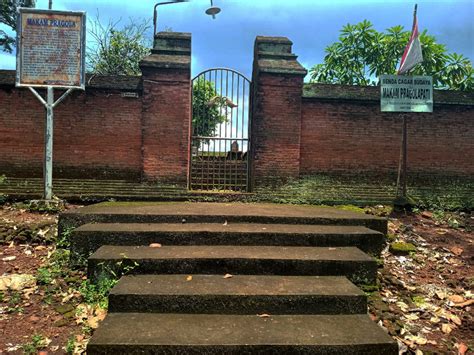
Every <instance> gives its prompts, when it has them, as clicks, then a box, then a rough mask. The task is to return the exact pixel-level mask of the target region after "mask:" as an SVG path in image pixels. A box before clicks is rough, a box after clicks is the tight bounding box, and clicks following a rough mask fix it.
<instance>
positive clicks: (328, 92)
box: [303, 83, 474, 106]
mask: <svg viewBox="0 0 474 355" xmlns="http://www.w3.org/2000/svg"><path fill="white" fill-rule="evenodd" d="M303 99H309V100H311V99H317V100H321V99H324V100H350V101H375V102H379V101H380V88H379V86H357V85H338V84H320V83H310V84H305V85H304V86H303ZM433 99H434V104H435V105H436V104H444V105H467V106H474V92H466V91H453V90H434V91H433Z"/></svg>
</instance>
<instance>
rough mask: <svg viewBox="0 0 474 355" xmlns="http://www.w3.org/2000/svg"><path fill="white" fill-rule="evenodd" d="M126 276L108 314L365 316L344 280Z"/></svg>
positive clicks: (360, 298) (359, 295)
mask: <svg viewBox="0 0 474 355" xmlns="http://www.w3.org/2000/svg"><path fill="white" fill-rule="evenodd" d="M187 277H188V276H187V275H136V276H124V277H122V279H121V280H120V281H119V283H118V284H117V285H116V286H115V287H114V288H113V289H112V290H111V292H110V295H109V312H145V313H190V314H191V313H193V314H258V313H268V314H366V313H367V300H366V296H365V294H364V293H363V292H362V291H360V290H359V289H358V288H357V287H356V286H354V285H353V284H352V283H351V282H349V281H348V280H347V279H346V278H345V277H332V276H322V277H319V276H268V275H267V276H253V275H234V276H233V277H231V278H224V277H223V275H193V276H192V280H191V281H188V280H187Z"/></svg>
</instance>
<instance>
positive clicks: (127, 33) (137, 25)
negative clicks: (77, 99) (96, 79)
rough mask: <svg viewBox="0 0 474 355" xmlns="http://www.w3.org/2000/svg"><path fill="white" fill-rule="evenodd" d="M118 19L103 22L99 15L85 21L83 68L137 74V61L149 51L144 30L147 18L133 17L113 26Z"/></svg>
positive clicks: (100, 71)
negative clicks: (134, 19) (85, 38)
mask: <svg viewBox="0 0 474 355" xmlns="http://www.w3.org/2000/svg"><path fill="white" fill-rule="evenodd" d="M120 21H121V20H118V21H116V22H111V21H109V22H108V23H107V24H106V25H105V26H104V25H102V23H101V22H100V20H99V16H97V17H96V18H95V20H93V21H91V22H90V23H89V30H88V34H89V38H90V39H91V40H90V41H89V46H88V48H87V68H88V71H89V72H92V73H95V74H101V75H140V74H141V72H140V67H139V63H140V61H141V60H142V59H143V58H144V57H146V56H147V55H149V54H150V47H151V43H149V41H147V39H146V37H145V32H146V31H147V30H149V29H150V25H149V22H148V21H133V20H130V23H129V24H127V25H126V26H124V27H123V28H122V29H120V30H119V29H117V28H118V26H119V23H120Z"/></svg>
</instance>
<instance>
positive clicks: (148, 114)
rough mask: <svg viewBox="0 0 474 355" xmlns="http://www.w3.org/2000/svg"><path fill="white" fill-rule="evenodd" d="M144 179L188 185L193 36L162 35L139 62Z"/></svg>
mask: <svg viewBox="0 0 474 355" xmlns="http://www.w3.org/2000/svg"><path fill="white" fill-rule="evenodd" d="M140 69H141V71H142V80H143V112H142V137H143V139H142V162H143V167H142V168H143V178H144V179H145V180H151V181H161V182H169V183H176V184H182V185H185V184H186V182H187V174H188V149H189V131H190V122H191V34H189V33H177V32H159V33H157V34H156V35H155V39H154V44H153V49H152V53H151V55H149V56H148V57H146V58H145V59H144V60H143V61H141V62H140Z"/></svg>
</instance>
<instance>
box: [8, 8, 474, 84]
mask: <svg viewBox="0 0 474 355" xmlns="http://www.w3.org/2000/svg"><path fill="white" fill-rule="evenodd" d="M417 3H418V23H419V29H420V31H423V30H425V29H426V30H428V33H429V34H431V35H434V36H435V37H436V39H437V41H438V43H442V44H445V45H446V47H447V49H448V51H450V52H457V53H461V54H464V55H465V56H466V57H468V58H469V59H470V60H471V62H473V61H474V21H473V20H472V18H473V16H474V1H473V0H418V1H417ZM154 4H155V0H134V1H130V0H102V1H93V0H53V9H56V10H71V11H73V10H74V11H77V10H81V11H86V12H87V16H88V18H89V19H92V18H94V17H96V15H97V14H98V15H99V18H100V20H101V21H102V22H104V23H105V22H108V21H109V20H110V19H111V20H113V21H116V20H118V19H120V18H121V19H122V20H121V24H123V25H125V24H127V23H128V22H129V21H130V19H142V18H146V19H150V20H151V18H152V17H153V6H154ZM414 4H415V2H414V1H407V0H384V1H374V0H330V1H327V0H214V5H215V6H219V7H220V8H221V9H222V12H221V13H220V14H218V15H217V17H216V19H215V20H213V19H212V18H211V17H210V16H208V15H206V14H205V13H204V12H205V10H206V9H207V8H208V7H209V6H210V0H190V2H187V3H180V4H172V5H165V6H160V7H159V8H158V30H163V29H164V28H166V27H169V28H172V30H173V31H176V32H191V33H192V74H193V76H195V75H197V74H199V73H200V72H201V71H203V70H205V69H208V68H213V67H228V68H232V69H235V70H238V71H240V72H241V73H243V74H244V75H246V76H248V77H250V76H251V71H252V57H253V45H254V41H255V37H256V36H257V35H265V36H285V37H288V38H289V39H290V40H291V41H293V43H294V44H293V52H294V53H295V54H297V55H298V57H299V58H298V60H299V61H300V63H301V64H302V65H303V66H305V67H306V68H308V69H309V68H310V67H311V66H313V65H314V64H317V63H321V62H323V60H324V49H325V48H326V47H327V46H328V45H330V44H331V43H333V42H335V41H337V39H338V36H339V31H340V30H341V28H342V26H343V25H345V24H347V23H351V24H355V23H358V22H360V21H362V20H364V19H367V20H369V21H371V22H372V23H373V24H374V27H375V29H377V30H378V31H382V30H385V29H386V28H389V27H392V26H395V25H402V26H404V27H405V29H410V28H411V25H412V14H413V6H414ZM47 6H48V0H38V1H37V6H36V7H37V8H40V9H46V8H47ZM145 35H146V36H147V37H148V38H150V39H151V38H152V30H150V31H149V32H148V33H146V34H145ZM14 68H15V57H14V55H8V54H6V53H4V52H0V69H14Z"/></svg>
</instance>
